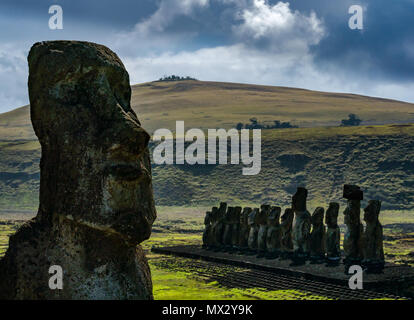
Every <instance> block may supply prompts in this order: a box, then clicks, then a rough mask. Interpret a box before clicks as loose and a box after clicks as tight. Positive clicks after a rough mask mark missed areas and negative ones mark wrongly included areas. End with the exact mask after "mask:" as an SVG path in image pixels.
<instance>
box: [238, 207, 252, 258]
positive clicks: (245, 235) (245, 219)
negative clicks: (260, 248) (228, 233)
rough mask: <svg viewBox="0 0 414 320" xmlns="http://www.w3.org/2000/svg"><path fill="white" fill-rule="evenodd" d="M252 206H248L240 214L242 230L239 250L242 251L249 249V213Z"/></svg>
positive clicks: (240, 231)
mask: <svg viewBox="0 0 414 320" xmlns="http://www.w3.org/2000/svg"><path fill="white" fill-rule="evenodd" d="M251 212H252V208H249V207H246V208H244V209H243V211H242V213H241V214H240V230H239V250H240V253H243V252H245V251H246V250H248V249H249V245H248V243H249V230H250V227H249V215H250V213H251Z"/></svg>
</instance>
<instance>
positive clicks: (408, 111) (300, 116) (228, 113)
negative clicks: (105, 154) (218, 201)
mask: <svg viewBox="0 0 414 320" xmlns="http://www.w3.org/2000/svg"><path fill="white" fill-rule="evenodd" d="M132 106H133V108H134V109H135V111H136V112H137V113H138V115H139V118H140V120H141V122H142V124H143V126H144V127H145V128H146V129H147V130H148V131H150V132H153V131H154V130H156V129H158V128H170V129H174V128H175V121H177V120H184V121H185V124H186V127H187V128H191V127H197V128H220V127H222V128H230V127H234V126H235V125H236V124H237V123H238V122H243V123H247V122H249V119H250V118H252V117H256V118H258V119H259V120H260V121H273V120H281V121H290V122H293V123H294V124H297V125H299V126H300V127H314V126H331V125H338V124H339V123H340V120H341V119H344V118H346V117H347V115H348V114H349V113H356V114H358V115H359V116H360V117H361V118H362V119H363V120H366V121H367V123H366V124H370V123H373V124H384V123H405V122H410V121H411V122H414V104H410V103H405V102H400V101H395V100H387V99H380V98H372V97H366V96H360V95H353V94H344V93H327V92H318V91H310V90H304V89H297V88H286V87H274V86H259V85H251V84H237V83H224V82H207V81H180V82H150V83H143V84H138V85H135V86H133V87H132ZM33 138H35V137H34V134H33V131H32V128H31V124H30V119H29V108H28V106H24V107H21V108H18V109H16V110H13V111H10V112H7V113H3V114H0V140H16V139H33Z"/></svg>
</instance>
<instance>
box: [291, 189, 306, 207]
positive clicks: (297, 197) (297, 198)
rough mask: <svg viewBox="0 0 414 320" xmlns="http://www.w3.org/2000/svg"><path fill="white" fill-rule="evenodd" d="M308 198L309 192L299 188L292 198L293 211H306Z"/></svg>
mask: <svg viewBox="0 0 414 320" xmlns="http://www.w3.org/2000/svg"><path fill="white" fill-rule="evenodd" d="M307 197H308V190H306V189H305V188H302V187H299V188H298V189H297V191H296V193H295V194H294V195H293V197H292V209H293V211H295V212H303V211H306V198H307Z"/></svg>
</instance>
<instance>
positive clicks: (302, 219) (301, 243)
mask: <svg viewBox="0 0 414 320" xmlns="http://www.w3.org/2000/svg"><path fill="white" fill-rule="evenodd" d="M307 196H308V190H306V189H305V188H301V187H299V188H298V189H297V191H296V193H295V194H294V195H293V197H292V209H293V211H294V212H295V225H294V226H293V250H294V258H295V261H294V263H295V264H302V263H304V262H305V261H306V259H307V258H308V257H309V253H310V231H311V215H310V213H309V211H308V210H307V209H306V199H307Z"/></svg>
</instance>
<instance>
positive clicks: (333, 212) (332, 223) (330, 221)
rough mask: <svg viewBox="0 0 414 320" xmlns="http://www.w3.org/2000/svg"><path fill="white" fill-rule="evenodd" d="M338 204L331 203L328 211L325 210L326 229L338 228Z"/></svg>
mask: <svg viewBox="0 0 414 320" xmlns="http://www.w3.org/2000/svg"><path fill="white" fill-rule="evenodd" d="M338 212H339V203H337V202H331V203H330V204H329V208H328V210H326V217H325V223H326V225H327V226H328V228H336V227H337V226H338Z"/></svg>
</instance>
